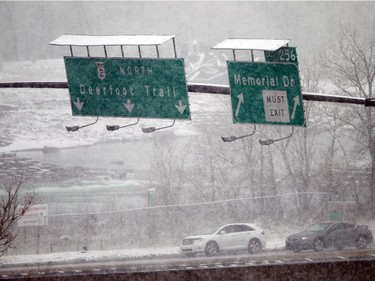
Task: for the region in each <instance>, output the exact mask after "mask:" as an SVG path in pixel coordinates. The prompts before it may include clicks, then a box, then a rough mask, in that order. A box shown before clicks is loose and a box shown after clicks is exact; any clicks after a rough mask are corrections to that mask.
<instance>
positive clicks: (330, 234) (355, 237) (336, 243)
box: [285, 222, 374, 252]
mask: <svg viewBox="0 0 375 281" xmlns="http://www.w3.org/2000/svg"><path fill="white" fill-rule="evenodd" d="M373 242H374V237H373V235H372V232H371V230H370V229H369V227H368V226H367V225H358V224H352V223H345V222H323V223H317V224H313V225H312V226H310V227H309V228H307V229H306V230H305V231H302V232H299V233H295V234H292V235H289V236H288V237H287V239H286V241H285V246H286V248H287V249H290V250H292V251H294V252H299V251H301V250H310V249H312V250H314V251H322V250H323V249H324V248H328V247H331V246H333V247H335V248H336V249H338V250H341V249H343V248H344V247H347V246H355V247H357V248H358V249H364V248H366V246H367V244H370V243H373Z"/></svg>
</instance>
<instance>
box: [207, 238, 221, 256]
mask: <svg viewBox="0 0 375 281" xmlns="http://www.w3.org/2000/svg"><path fill="white" fill-rule="evenodd" d="M205 252H206V256H208V257H212V256H214V255H216V254H217V253H218V252H219V246H218V245H217V243H216V242H215V241H208V242H207V245H206V249H205Z"/></svg>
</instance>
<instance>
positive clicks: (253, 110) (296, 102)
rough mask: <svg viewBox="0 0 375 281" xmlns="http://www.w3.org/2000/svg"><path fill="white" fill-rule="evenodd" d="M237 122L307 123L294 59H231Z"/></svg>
mask: <svg viewBox="0 0 375 281" xmlns="http://www.w3.org/2000/svg"><path fill="white" fill-rule="evenodd" d="M228 75H229V86H230V94H231V102H232V115H233V122H234V123H260V124H274V125H292V126H305V117H304V110H303V100H302V92H301V86H300V79H299V72H298V67H297V65H296V64H294V63H264V62H263V63H262V62H236V61H228Z"/></svg>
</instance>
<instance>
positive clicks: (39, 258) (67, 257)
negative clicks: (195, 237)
mask: <svg viewBox="0 0 375 281" xmlns="http://www.w3.org/2000/svg"><path fill="white" fill-rule="evenodd" d="M283 247H284V241H283V240H282V239H279V240H278V239H276V240H272V241H268V242H267V250H280V249H282V248H283ZM169 256H183V254H181V253H180V249H179V247H166V248H147V249H124V250H111V251H90V250H88V251H87V252H83V251H82V252H78V251H76V252H61V253H51V254H39V255H17V256H3V257H1V258H0V265H4V266H11V265H24V264H28V265H31V264H48V263H68V262H91V261H102V260H115V259H142V258H144V259H147V258H150V257H153V258H154V257H160V258H162V257H169Z"/></svg>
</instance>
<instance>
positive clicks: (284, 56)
mask: <svg viewBox="0 0 375 281" xmlns="http://www.w3.org/2000/svg"><path fill="white" fill-rule="evenodd" d="M264 57H265V59H266V62H292V63H296V64H298V59H297V51H296V48H295V47H281V48H280V49H278V50H276V51H264Z"/></svg>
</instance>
